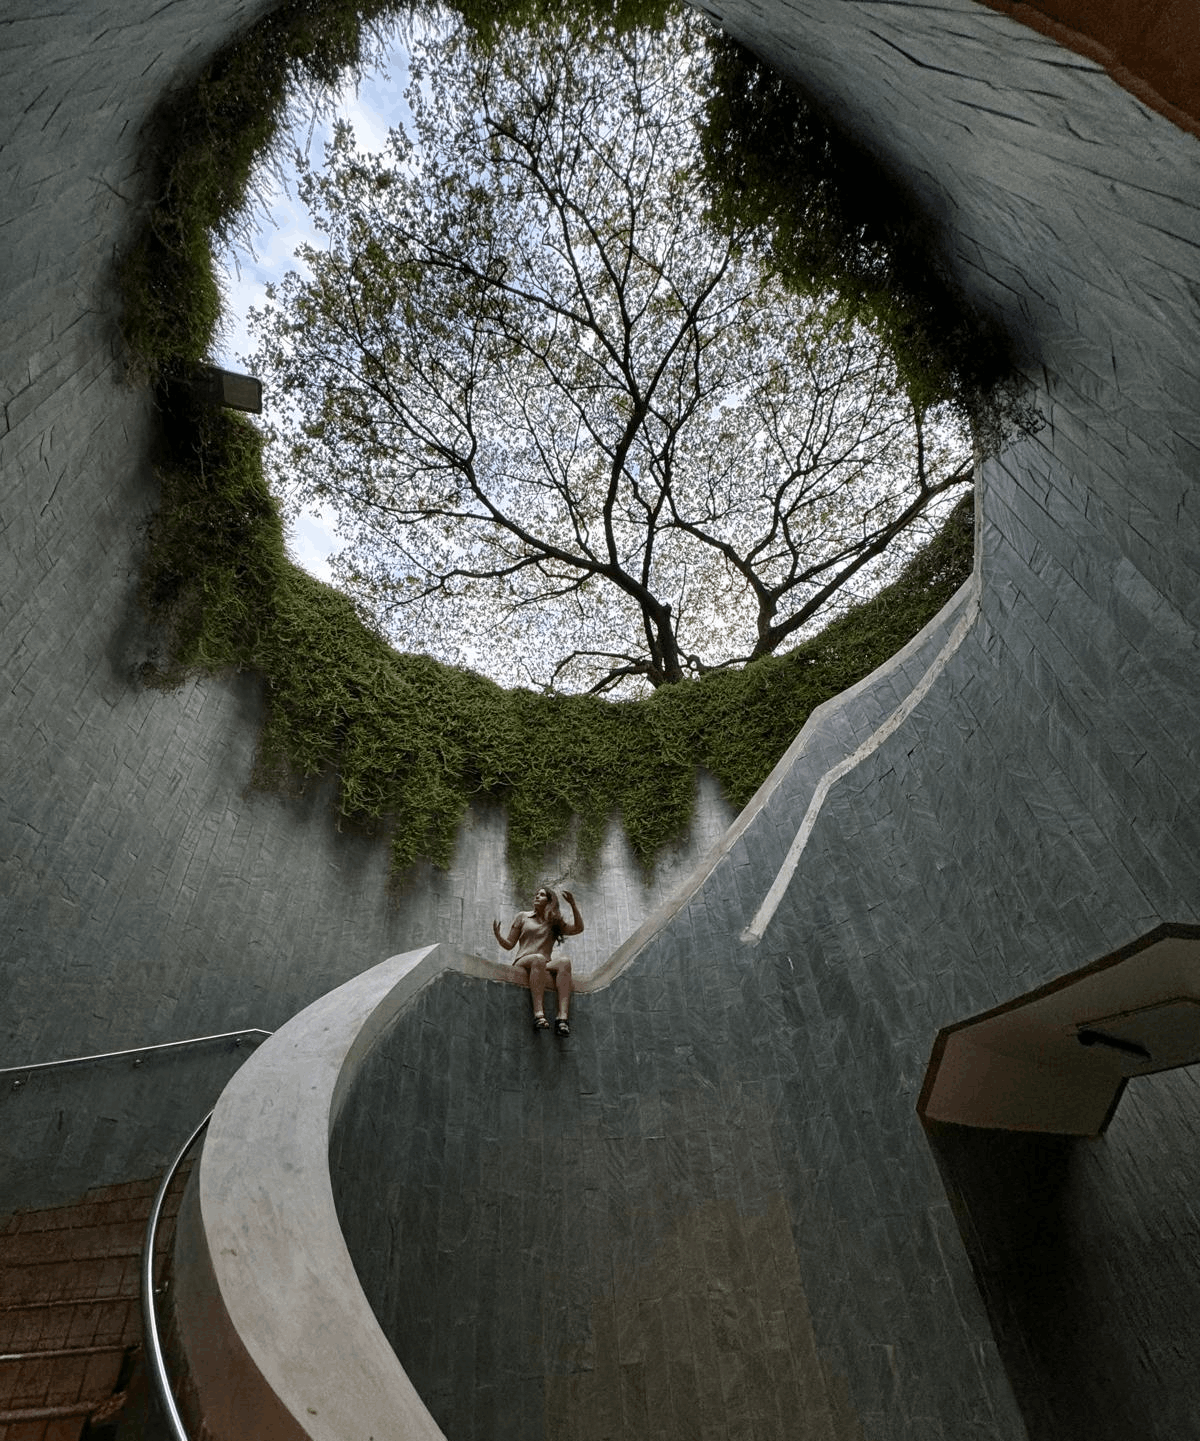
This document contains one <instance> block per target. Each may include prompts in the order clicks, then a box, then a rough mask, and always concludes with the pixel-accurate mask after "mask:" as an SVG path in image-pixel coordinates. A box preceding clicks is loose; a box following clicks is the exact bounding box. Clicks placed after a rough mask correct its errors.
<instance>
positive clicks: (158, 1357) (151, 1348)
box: [142, 1111, 213, 1441]
mask: <svg viewBox="0 0 1200 1441" xmlns="http://www.w3.org/2000/svg"><path fill="white" fill-rule="evenodd" d="M212 1116H213V1113H212V1112H211V1111H209V1113H208V1115H207V1116H205V1118H204V1119H203V1120H202V1121H201V1122H200V1124H199V1125H198V1126H197V1127H196V1129H195V1130H194V1131H193V1132H192V1134H191V1135H190V1136H189V1137H188V1138H187V1140H186V1141H185V1142H184V1144H183V1146H182V1147H181V1149H180V1151H179V1154H178V1155H177V1156H176V1157H175V1159H174V1161H172V1162H171V1164H170V1166H168V1167H167V1172H166V1174H165V1175H164V1176H163V1179H162V1184H161V1185H160V1186H159V1188H158V1193H157V1195H156V1196H155V1197H154V1205H153V1206H152V1207H151V1208H150V1218H149V1220H147V1222H146V1239H145V1241H144V1242H143V1245H142V1330H143V1332H144V1333H145V1340H146V1355H147V1357H148V1358H149V1361H150V1374H151V1376H152V1377H153V1380H154V1388H155V1390H156V1391H157V1392H158V1399H159V1401H160V1402H161V1403H162V1408H163V1413H164V1415H165V1416H166V1418H167V1424H168V1426H169V1427H170V1428H171V1434H172V1436H173V1438H174V1441H188V1434H187V1432H186V1431H185V1430H184V1426H183V1419H182V1417H181V1416H180V1415H179V1407H178V1406H176V1404H175V1397H174V1395H173V1394H172V1392H171V1381H170V1378H169V1377H168V1375H167V1363H166V1361H165V1359H164V1358H163V1348H162V1339H161V1337H160V1336H159V1334H158V1313H157V1310H156V1308H155V1305H154V1245H155V1238H156V1235H157V1232H158V1218H159V1216H160V1215H161V1213H162V1208H163V1201H164V1200H165V1199H166V1195H167V1191H168V1189H169V1188H170V1185H171V1182H172V1181H173V1180H174V1179H175V1173H176V1172H177V1171H178V1170H179V1168H180V1166H182V1165H183V1160H184V1157H185V1156H186V1155H187V1153H188V1152H189V1151H190V1150H191V1149H192V1147H193V1146H194V1145H195V1144H196V1142H197V1141H198V1140H199V1138H200V1136H201V1134H202V1133H203V1131H204V1129H205V1127H206V1126H207V1125H208V1123H209V1121H211V1120H212Z"/></svg>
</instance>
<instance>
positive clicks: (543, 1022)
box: [533, 1011, 550, 1031]
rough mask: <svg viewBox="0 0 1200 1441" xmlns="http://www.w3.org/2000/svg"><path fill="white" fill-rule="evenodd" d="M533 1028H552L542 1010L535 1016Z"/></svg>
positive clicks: (538, 1029)
mask: <svg viewBox="0 0 1200 1441" xmlns="http://www.w3.org/2000/svg"><path fill="white" fill-rule="evenodd" d="M533 1029H534V1030H535V1031H548V1030H549V1029H550V1022H549V1021H548V1020H547V1019H546V1018H545V1016H543V1015H542V1013H541V1012H540V1011H539V1012H538V1014H537V1015H536V1016H534V1018H533Z"/></svg>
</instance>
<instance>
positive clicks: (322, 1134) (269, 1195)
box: [176, 946, 510, 1441]
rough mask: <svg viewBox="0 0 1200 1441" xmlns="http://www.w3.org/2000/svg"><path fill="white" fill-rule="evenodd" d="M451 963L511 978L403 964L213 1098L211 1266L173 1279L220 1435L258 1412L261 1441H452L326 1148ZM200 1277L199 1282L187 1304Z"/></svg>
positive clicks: (369, 981)
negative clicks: (417, 1377) (371, 1280)
mask: <svg viewBox="0 0 1200 1441" xmlns="http://www.w3.org/2000/svg"><path fill="white" fill-rule="evenodd" d="M451 969H453V970H457V971H462V972H465V973H466V974H471V975H475V976H478V977H486V978H488V979H492V980H497V981H503V980H507V979H510V978H509V977H507V976H506V975H505V974H504V968H503V967H500V966H497V965H494V964H492V963H489V962H487V961H484V960H482V959H481V958H479V957H473V956H464V955H461V954H459V953H458V952H455V951H452V950H450V949H449V948H448V947H445V946H428V947H425V948H423V949H421V950H416V951H410V952H408V953H406V954H404V955H399V956H392V957H391V958H390V959H388V960H386V961H383V962H382V963H381V964H379V965H377V966H374V967H372V968H371V969H370V970H368V971H365V972H363V974H361V975H359V976H355V977H354V978H353V980H350V981H347V982H346V983H345V984H344V985H342V986H339V987H338V988H337V989H336V990H333V991H331V992H329V994H328V995H326V996H323V997H322V998H321V999H320V1000H318V1001H316V1002H314V1003H313V1004H312V1005H310V1006H308V1007H307V1008H306V1009H305V1010H303V1011H301V1012H300V1013H299V1014H298V1015H296V1016H294V1017H293V1018H292V1020H290V1021H289V1022H288V1023H287V1024H286V1025H285V1026H283V1027H281V1028H280V1029H279V1030H278V1031H276V1033H275V1035H274V1036H273V1037H272V1038H271V1039H270V1040H269V1041H267V1042H266V1043H265V1044H264V1045H262V1046H260V1047H259V1049H258V1050H257V1051H256V1052H255V1053H254V1055H253V1056H252V1057H251V1058H250V1059H249V1060H248V1061H247V1062H246V1063H245V1065H244V1066H242V1068H241V1069H240V1070H239V1071H238V1072H237V1074H236V1075H235V1076H234V1078H233V1080H232V1081H231V1082H230V1084H229V1085H228V1086H227V1087H226V1089H225V1091H224V1092H223V1094H222V1096H221V1099H220V1101H219V1102H218V1103H217V1107H216V1110H215V1111H214V1113H213V1119H212V1123H211V1125H210V1127H209V1131H208V1136H207V1139H206V1141H205V1146H204V1151H203V1154H202V1157H201V1160H200V1163H199V1166H198V1167H197V1173H196V1176H195V1177H194V1178H193V1185H194V1186H198V1191H197V1196H198V1211H196V1212H194V1214H195V1215H196V1216H198V1223H197V1224H195V1225H193V1224H191V1222H189V1227H190V1231H189V1234H190V1238H191V1239H190V1241H189V1242H188V1245H190V1246H191V1248H192V1250H191V1252H190V1253H189V1254H190V1255H192V1256H193V1257H194V1256H196V1255H199V1257H200V1260H199V1262H198V1263H196V1262H195V1261H193V1262H192V1263H191V1264H190V1265H189V1267H188V1268H187V1272H186V1273H185V1274H182V1275H177V1277H176V1308H177V1311H178V1312H179V1313H180V1315H181V1318H182V1319H183V1320H184V1321H185V1324H184V1325H183V1326H182V1327H181V1334H182V1335H183V1336H184V1338H185V1350H186V1352H187V1359H188V1366H189V1370H190V1373H191V1380H192V1384H193V1386H194V1388H195V1392H196V1395H197V1396H198V1398H199V1403H200V1409H201V1413H202V1415H203V1418H204V1423H205V1431H206V1435H210V1436H211V1437H212V1438H213V1441H225V1438H226V1437H228V1438H229V1441H244V1436H245V1431H244V1429H242V1428H244V1425H245V1423H246V1420H247V1417H265V1418H268V1420H267V1421H263V1422H262V1423H260V1426H259V1430H260V1441H261V1438H262V1437H264V1436H266V1435H267V1434H269V1435H271V1436H279V1437H284V1436H287V1437H293V1436H294V1437H298V1438H300V1437H304V1438H310V1441H348V1438H351V1437H353V1438H361V1441H368V1438H373V1441H444V1438H443V1436H442V1432H441V1430H440V1429H439V1428H438V1426H437V1424H436V1422H435V1421H434V1420H433V1417H432V1416H431V1415H430V1414H429V1412H428V1410H427V1409H426V1407H425V1404H424V1402H422V1400H421V1398H420V1396H419V1395H418V1394H417V1392H416V1389H415V1388H414V1386H413V1385H412V1382H411V1381H410V1380H409V1378H408V1376H407V1374H406V1373H405V1371H404V1369H403V1367H402V1366H401V1364H400V1362H399V1361H398V1359H397V1358H396V1355H395V1353H394V1352H393V1350H392V1348H391V1346H390V1345H389V1343H388V1340H387V1338H386V1336H385V1335H384V1333H383V1330H382V1328H381V1327H380V1325H379V1323H378V1321H377V1320H376V1319H375V1315H374V1313H373V1312H372V1310H371V1307H370V1305H369V1303H368V1301H367V1298H366V1296H365V1295H364V1293H363V1290H362V1287H361V1285H360V1283H359V1280H358V1276H357V1274H356V1272H355V1269H354V1263H353V1261H352V1260H351V1257H350V1253H349V1251H348V1249H347V1247H346V1243H345V1240H344V1238H343V1236H342V1231H341V1226H340V1224H339V1222H338V1217H337V1212H336V1208H335V1206H334V1199H333V1188H332V1183H331V1179H330V1173H329V1141H330V1133H331V1129H332V1126H333V1123H334V1121H335V1119H336V1116H337V1112H338V1109H339V1106H340V1104H341V1101H342V1099H343V1097H344V1095H345V1092H346V1089H347V1086H348V1085H349V1083H350V1082H351V1081H352V1080H353V1078H354V1074H355V1072H356V1070H357V1068H358V1066H359V1064H360V1062H361V1060H362V1058H363V1056H364V1055H365V1054H366V1052H367V1051H368V1050H369V1049H370V1047H371V1045H372V1044H373V1042H374V1041H375V1040H376V1038H377V1037H378V1036H379V1035H380V1033H381V1032H382V1031H384V1030H385V1029H386V1028H387V1027H388V1026H389V1025H390V1024H391V1023H392V1022H393V1021H394V1019H395V1017H396V1015H397V1014H398V1013H399V1012H400V1011H402V1010H403V1009H404V1008H405V1007H406V1006H407V1005H408V1004H409V1003H410V1002H411V1001H412V1000H413V999H414V997H415V996H416V995H417V994H418V993H419V992H420V991H422V990H424V989H425V987H426V986H428V985H429V984H430V983H431V982H432V981H434V980H435V979H436V978H437V977H438V976H439V975H441V974H443V973H444V972H446V971H447V970H451ZM197 1233H198V1234H197ZM197 1246H198V1247H199V1250H198V1251H197V1249H196V1248H197ZM210 1268H211V1269H210ZM192 1277H198V1278H199V1288H198V1292H197V1296H196V1299H195V1300H193V1301H191V1302H189V1299H188V1289H187V1288H188V1282H189V1279H191V1278H192ZM214 1280H215V1294H214V1288H213V1282H214ZM189 1306H190V1307H191V1316H192V1318H193V1319H192V1322H191V1326H190V1334H191V1335H192V1336H193V1337H194V1338H198V1339H196V1340H194V1341H193V1344H191V1345H189V1344H188V1343H187V1339H186V1338H187V1336H188V1334H189V1327H188V1325H187V1324H186V1321H187V1317H188V1314H189ZM214 1328H217V1332H219V1334H217V1333H215V1332H214ZM230 1356H235V1357H237V1358H244V1359H243V1360H242V1361H241V1362H240V1363H239V1375H238V1376H237V1379H236V1385H235V1384H233V1383H232V1380H231V1378H230V1377H229V1375H228V1370H229V1367H228V1364H227V1360H226V1361H221V1360H218V1358H228V1357H230ZM206 1364H207V1368H208V1369H207V1372H206ZM222 1365H224V1367H225V1374H224V1375H222V1374H220V1372H221V1369H222ZM223 1383H224V1387H223ZM222 1389H224V1390H226V1391H228V1390H230V1389H234V1390H236V1391H237V1392H238V1395H237V1396H236V1397H235V1398H230V1397H228V1396H222V1395H221V1391H222Z"/></svg>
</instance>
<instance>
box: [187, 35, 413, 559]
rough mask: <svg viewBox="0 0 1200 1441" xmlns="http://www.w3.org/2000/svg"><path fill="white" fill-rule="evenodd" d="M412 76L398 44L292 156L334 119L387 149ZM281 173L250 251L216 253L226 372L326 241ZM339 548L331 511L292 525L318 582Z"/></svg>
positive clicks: (305, 135)
mask: <svg viewBox="0 0 1200 1441" xmlns="http://www.w3.org/2000/svg"><path fill="white" fill-rule="evenodd" d="M407 77H408V55H407V52H406V51H405V50H404V48H403V46H402V45H400V44H399V42H397V43H396V44H395V45H393V46H392V48H391V49H390V51H389V52H388V55H387V57H386V59H385V62H384V67H383V69H382V70H378V71H374V72H372V73H371V74H369V75H367V76H365V77H364V78H363V81H362V83H361V85H359V86H358V87H357V90H356V89H355V87H354V86H353V84H350V85H348V86H347V87H346V88H345V89H343V90H342V91H341V92H340V93H339V94H338V95H337V96H336V97H335V100H334V106H333V114H332V115H331V116H327V117H325V118H320V119H318V120H317V122H316V123H315V124H313V125H312V126H311V129H310V126H309V124H308V123H304V124H303V125H302V126H301V127H299V128H298V129H297V131H296V132H294V134H293V137H292V141H291V144H290V145H289V147H288V148H289V150H290V149H291V148H293V147H295V148H299V149H301V150H303V151H304V152H305V153H306V154H307V155H308V156H309V157H310V158H312V159H313V160H319V159H320V157H321V155H322V153H323V150H324V146H325V142H326V140H328V138H329V136H330V134H331V131H332V122H333V119H335V118H343V119H346V120H349V121H350V123H351V125H352V126H353V127H354V134H355V137H356V140H357V142H358V146H359V148H360V149H362V150H364V151H374V150H382V149H383V148H384V145H385V144H386V141H387V133H388V130H389V129H390V127H391V126H393V125H395V124H398V123H405V122H407V121H408V120H409V119H410V118H411V117H410V114H409V110H408V106H407V105H406V104H405V101H404V86H405V85H406V83H407ZM281 169H282V183H281V181H280V179H279V178H278V177H277V176H275V175H274V174H272V173H271V172H269V171H264V172H263V173H262V174H261V175H260V177H259V189H260V191H261V193H262V194H263V197H264V199H263V202H262V204H261V206H260V213H259V215H258V216H257V218H256V219H255V221H254V222H253V223H252V225H251V226H250V236H249V246H248V247H247V246H245V245H239V244H235V245H233V246H231V247H229V249H228V250H226V251H224V252H218V256H217V260H218V265H219V267H220V271H221V282H222V287H223V289H224V293H225V314H224V317H223V321H222V326H221V333H220V335H219V336H218V338H217V341H216V344H215V345H214V347H213V354H214V359H215V360H216V362H217V364H218V365H221V366H224V367H225V368H226V369H228V370H238V371H245V370H248V369H250V368H251V367H250V364H249V359H248V357H249V355H250V353H251V351H252V349H253V345H252V342H251V339H250V334H249V331H248V329H247V325H246V317H247V315H248V313H249V311H250V309H251V308H252V307H258V308H261V307H262V306H263V305H264V304H265V303H266V288H267V286H268V285H270V284H271V283H272V282H277V281H279V280H281V279H282V278H283V276H284V275H286V274H287V272H288V271H289V270H297V269H300V268H301V267H300V265H299V262H298V261H297V260H296V258H295V255H296V251H297V250H298V249H299V247H300V246H301V245H304V244H310V245H317V244H319V243H320V237H319V236H318V234H317V232H316V231H315V230H314V229H313V227H312V225H311V223H310V221H309V217H308V213H307V212H306V211H305V209H304V207H303V206H302V205H301V204H300V203H299V201H298V199H297V196H296V172H295V168H294V166H293V165H292V164H291V162H290V160H288V161H286V162H285V163H284V164H283V165H282V167H281ZM270 405H271V397H270V395H269V394H268V395H266V396H264V407H265V409H266V410H267V411H268V413H269V411H270ZM338 548H339V547H338V540H337V535H336V533H335V530H334V517H333V514H332V512H330V511H328V510H324V509H321V510H317V509H311V510H305V511H302V512H301V513H300V514H299V515H297V517H296V518H295V520H294V522H293V523H292V525H291V526H290V527H289V535H288V549H289V552H290V553H291V554H292V556H293V558H294V559H295V561H296V563H297V564H298V565H300V566H302V567H303V568H304V569H305V570H307V571H308V572H309V574H311V575H314V576H316V577H317V579H318V580H323V581H329V580H330V578H331V570H330V566H329V556H330V555H331V554H332V553H333V552H334V551H336V550H337V549H338Z"/></svg>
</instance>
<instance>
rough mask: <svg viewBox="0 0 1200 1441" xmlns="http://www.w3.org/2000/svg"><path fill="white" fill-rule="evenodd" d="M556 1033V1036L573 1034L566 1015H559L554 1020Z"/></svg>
mask: <svg viewBox="0 0 1200 1441" xmlns="http://www.w3.org/2000/svg"><path fill="white" fill-rule="evenodd" d="M554 1034H555V1035H556V1036H569V1035H570V1034H571V1027H570V1025H569V1024H568V1022H567V1018H566V1016H559V1018H558V1019H557V1020H556V1021H555V1022H554Z"/></svg>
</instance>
